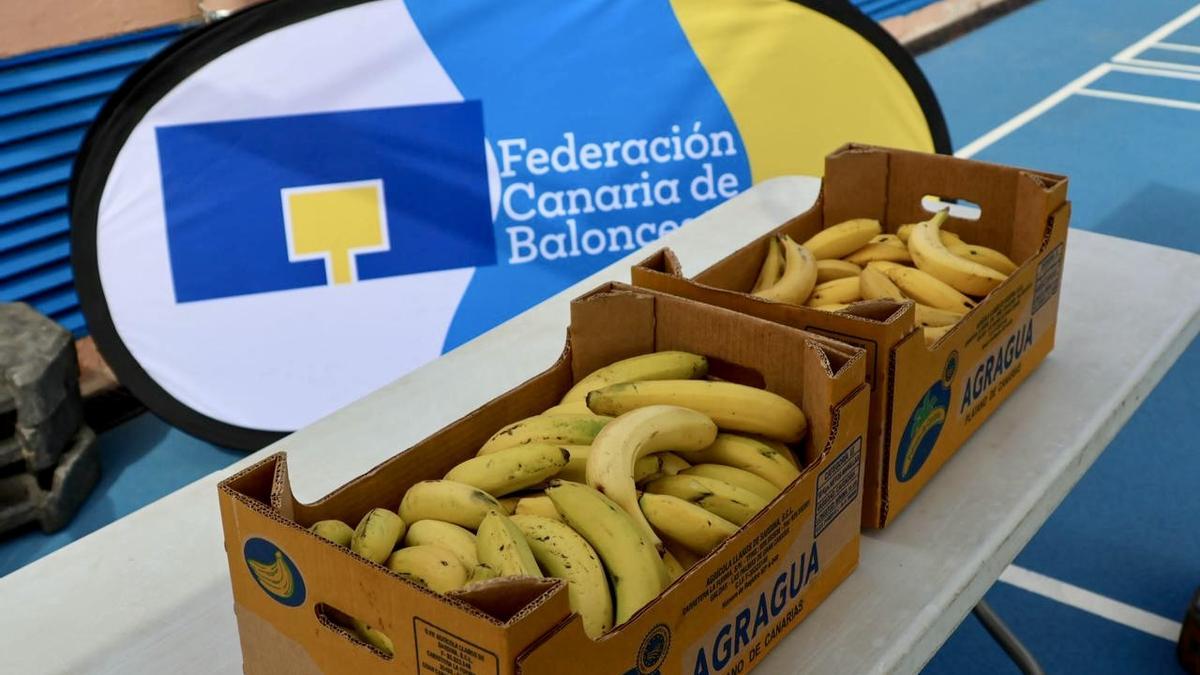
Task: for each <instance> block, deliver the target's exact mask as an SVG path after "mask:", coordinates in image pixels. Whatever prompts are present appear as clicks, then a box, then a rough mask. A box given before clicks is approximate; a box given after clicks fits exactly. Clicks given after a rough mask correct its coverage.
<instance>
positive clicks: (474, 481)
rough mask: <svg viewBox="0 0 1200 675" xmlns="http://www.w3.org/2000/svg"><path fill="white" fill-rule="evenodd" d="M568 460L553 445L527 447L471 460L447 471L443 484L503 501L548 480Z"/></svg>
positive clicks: (569, 454) (568, 453)
mask: <svg viewBox="0 0 1200 675" xmlns="http://www.w3.org/2000/svg"><path fill="white" fill-rule="evenodd" d="M570 457H571V453H570V452H569V451H567V449H566V448H562V447H559V446H557V445H549V444H546V443H527V444H525V445H517V446H513V447H511V448H505V449H503V450H497V451H496V452H492V453H489V454H486V455H481V456H479V457H472V458H471V459H468V460H467V461H465V462H463V463H462V464H459V465H458V466H455V467H454V468H453V469H450V471H449V472H448V473H446V480H453V481H457V482H459V483H465V484H466V485H473V486H475V487H477V488H479V489H480V490H483V491H484V492H486V493H488V494H490V495H493V496H496V497H503V496H504V495H506V494H509V493H510V492H516V491H517V490H524V489H525V488H527V487H530V486H531V485H537V484H538V483H541V482H542V481H545V480H548V479H550V478H551V477H552V476H554V475H555V474H557V473H558V472H559V471H560V470H561V469H562V468H563V467H564V466H566V465H567V460H568V459H569V458H570Z"/></svg>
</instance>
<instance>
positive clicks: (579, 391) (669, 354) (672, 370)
mask: <svg viewBox="0 0 1200 675" xmlns="http://www.w3.org/2000/svg"><path fill="white" fill-rule="evenodd" d="M707 374H708V359H706V358H704V357H703V356H700V355H699V354H690V353H688V352H680V351H665V352H652V353H650V354H642V355H641V356H634V357H631V358H628V359H623V360H621V361H617V362H616V363H613V364H610V365H607V366H605V367H603V368H600V369H599V370H596V371H594V372H592V373H591V374H589V375H587V376H586V377H584V378H583V379H582V380H580V381H579V382H577V383H576V384H575V386H574V387H571V389H570V390H569V391H568V392H567V393H566V395H564V396H563V398H562V402H563V403H572V402H574V401H583V400H585V399H586V398H587V394H588V392H589V391H592V390H594V389H600V388H602V387H607V386H608V385H610V384H619V383H621V382H641V381H643V380H696V379H700V378H703V377H704V376H705V375H707Z"/></svg>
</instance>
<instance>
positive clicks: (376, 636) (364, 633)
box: [350, 619, 396, 656]
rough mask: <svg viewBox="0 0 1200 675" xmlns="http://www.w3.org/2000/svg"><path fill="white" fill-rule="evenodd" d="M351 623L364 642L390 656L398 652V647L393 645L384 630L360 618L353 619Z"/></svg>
mask: <svg viewBox="0 0 1200 675" xmlns="http://www.w3.org/2000/svg"><path fill="white" fill-rule="evenodd" d="M350 625H351V626H352V627H353V628H354V632H355V633H357V634H358V637H359V639H360V640H362V641H363V642H365V643H367V644H369V645H371V646H372V647H374V648H376V649H378V650H379V651H381V652H383V653H384V654H387V655H388V656H392V655H393V654H395V653H396V649H395V647H394V646H393V645H392V639H391V638H389V637H388V636H386V635H384V634H383V633H382V632H380V631H378V630H375V629H374V628H371V627H370V626H368V625H367V624H365V623H363V622H362V621H359V620H358V619H351V620H350Z"/></svg>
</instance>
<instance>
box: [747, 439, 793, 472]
mask: <svg viewBox="0 0 1200 675" xmlns="http://www.w3.org/2000/svg"><path fill="white" fill-rule="evenodd" d="M746 438H749V439H750V440H752V441H758V442H759V443H762V444H763V445H765V446H767V447H768V448H770V449H772V450H774V451H775V452H777V453H779V456H780V457H782V458H784V459H786V460H787V461H788V463H789V464H791V465H792V466H794V467H796V468H797V469H799V468H800V464H799V462H797V461H796V455H795V453H793V452H792V449H791V448H790V447H789V446H788V445H787V443H781V442H779V441H777V440H774V439H772V438H767V437H765V436H754V435H747V436H746Z"/></svg>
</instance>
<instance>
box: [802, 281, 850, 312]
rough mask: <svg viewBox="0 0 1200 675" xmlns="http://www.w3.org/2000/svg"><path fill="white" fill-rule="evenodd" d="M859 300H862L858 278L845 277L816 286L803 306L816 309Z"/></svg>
mask: <svg viewBox="0 0 1200 675" xmlns="http://www.w3.org/2000/svg"><path fill="white" fill-rule="evenodd" d="M859 300H862V291H861V289H860V288H859V283H858V277H846V278H845V279H834V280H833V281H826V282H825V283H823V284H821V285H819V286H817V287H816V288H814V289H813V292H812V295H810V296H808V302H806V303H804V304H806V305H808V306H809V307H817V306H820V305H829V304H833V303H842V304H849V303H851V302H857V301H859Z"/></svg>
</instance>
